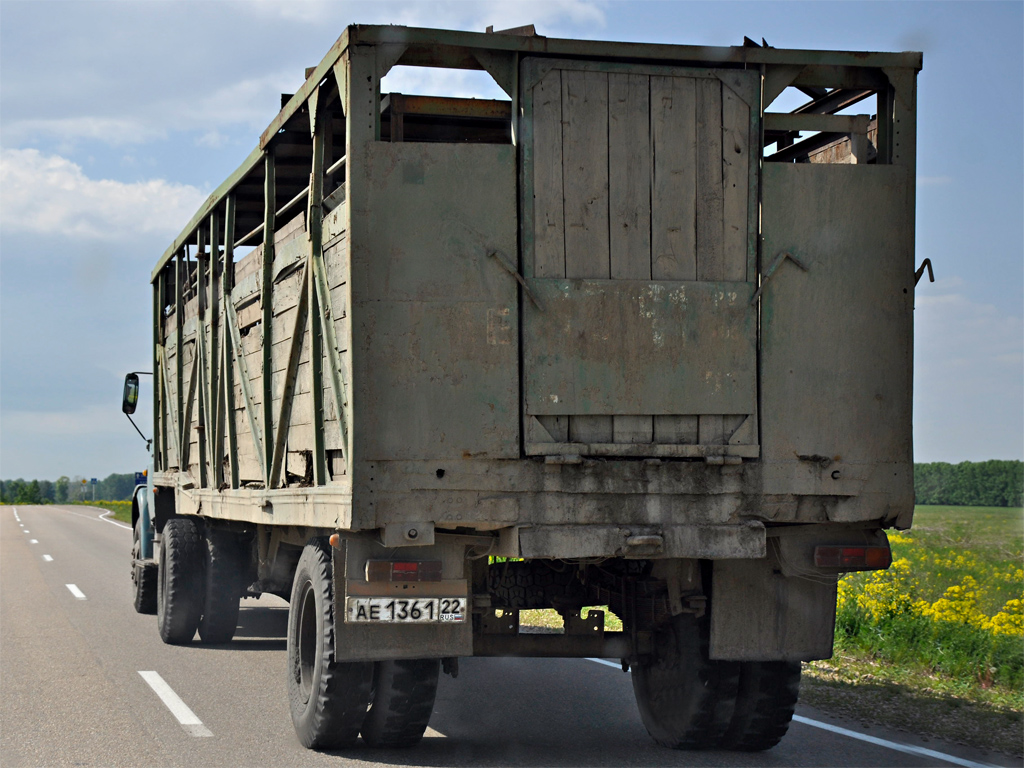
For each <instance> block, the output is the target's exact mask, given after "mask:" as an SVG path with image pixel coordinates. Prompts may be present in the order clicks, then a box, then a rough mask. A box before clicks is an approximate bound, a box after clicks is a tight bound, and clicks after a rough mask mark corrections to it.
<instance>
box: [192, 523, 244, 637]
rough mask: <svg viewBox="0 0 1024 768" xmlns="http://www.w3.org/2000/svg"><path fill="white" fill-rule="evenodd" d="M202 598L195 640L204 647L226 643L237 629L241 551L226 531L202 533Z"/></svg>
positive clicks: (240, 587)
mask: <svg viewBox="0 0 1024 768" xmlns="http://www.w3.org/2000/svg"><path fill="white" fill-rule="evenodd" d="M205 539H206V547H205V552H204V554H205V558H206V595H205V600H204V601H203V617H202V618H201V619H200V620H199V639H200V640H202V641H203V642H204V643H209V644H217V643H229V642H231V638H232V637H234V636H235V628H236V627H237V626H238V603H239V601H240V600H241V594H242V563H241V560H242V558H241V547H240V546H239V544H238V538H237V537H236V536H235V535H234V534H232V533H230V532H228V531H218V530H215V529H211V528H209V527H207V529H206V536H205Z"/></svg>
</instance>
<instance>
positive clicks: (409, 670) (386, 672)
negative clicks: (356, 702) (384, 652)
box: [362, 659, 441, 747]
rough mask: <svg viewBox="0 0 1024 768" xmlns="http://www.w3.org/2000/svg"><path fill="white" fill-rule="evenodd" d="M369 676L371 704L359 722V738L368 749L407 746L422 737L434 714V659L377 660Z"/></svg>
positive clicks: (436, 672) (436, 668) (436, 665)
mask: <svg viewBox="0 0 1024 768" xmlns="http://www.w3.org/2000/svg"><path fill="white" fill-rule="evenodd" d="M374 667H375V669H374V673H373V702H372V703H371V704H370V711H369V712H367V713H366V719H365V720H364V721H363V729H362V733H363V739H364V740H365V741H366V743H367V744H369V745H370V746H371V747H411V746H412V745H413V744H416V743H417V742H418V741H419V740H420V739H422V738H423V732H424V731H425V730H426V729H427V723H429V722H430V715H431V713H432V712H433V711H434V698H435V697H436V696H437V678H438V675H439V674H440V668H441V662H440V661H438V660H437V659H397V660H393V661H378V662H377V663H376V664H375V665H374Z"/></svg>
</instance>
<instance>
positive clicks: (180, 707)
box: [139, 671, 213, 736]
mask: <svg viewBox="0 0 1024 768" xmlns="http://www.w3.org/2000/svg"><path fill="white" fill-rule="evenodd" d="M139 674H140V675H142V679H143V680H145V681H146V682H147V683H148V684H149V687H150V688H152V689H153V692H154V693H155V694H156V695H157V696H159V697H160V701H162V702H163V703H164V706H165V707H167V708H168V709H169V710H171V714H172V715H174V717H175V718H177V720H178V722H179V723H181V727H182V728H184V729H185V731H186V732H188V733H190V734H191V735H193V736H213V733H211V731H210V729H209V728H207V727H206V726H205V725H203V721H202V720H200V719H199V718H198V717H196V713H195V712H193V711H192V710H191V709H189V707H188V704H186V703H185V702H184V701H182V700H181V697H180V696H178V694H176V693H175V692H174V690H173V689H172V688H171V686H169V685H168V684H167V682H166V681H165V680H164V679H163V678H162V677H160V674H159V673H158V672H141V671H140V672H139Z"/></svg>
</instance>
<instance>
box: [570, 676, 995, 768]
mask: <svg viewBox="0 0 1024 768" xmlns="http://www.w3.org/2000/svg"><path fill="white" fill-rule="evenodd" d="M586 660H587V661H596V662H597V663H598V664H604V665H605V666H606V667H613V668H615V669H622V665H621V664H616V663H615V662H612V661H607V660H606V659H592V658H589V657H588V658H587V659H586ZM793 722H794V723H801V724H803V725H809V726H811V727H812V728H821V729H822V730H824V731H831V732H832V733H836V734H839V735H840V736H848V737H849V738H851V739H857V740H858V741H866V742H867V743H868V744H874V745H875V746H877V747H886V748H887V749H892V750H895V751H896V752H905V753H906V754H908V755H917V756H919V757H930V758H934V759H937V760H943V761H945V762H947V763H952V764H953V765H962V766H964V768H997V766H993V765H991V764H989V763H976V762H974V761H973V760H965V759H964V758H962V757H956V756H955V755H947V754H946V753H945V752H936V751H935V750H934V749H925V748H924V747H912V746H910V745H909V744H900V743H898V742H895V741H888V740H886V739H880V738H878V737H877V736H868V735H867V734H864V733H857V732H856V731H851V730H848V729H846V728H840V727H839V726H837V725H829V724H828V723H822V722H819V721H818V720H811V719H810V718H807V717H802V716H800V715H793Z"/></svg>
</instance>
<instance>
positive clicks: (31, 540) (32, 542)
mask: <svg viewBox="0 0 1024 768" xmlns="http://www.w3.org/2000/svg"><path fill="white" fill-rule="evenodd" d="M28 543H29V544H38V543H39V539H29V540H28Z"/></svg>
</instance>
